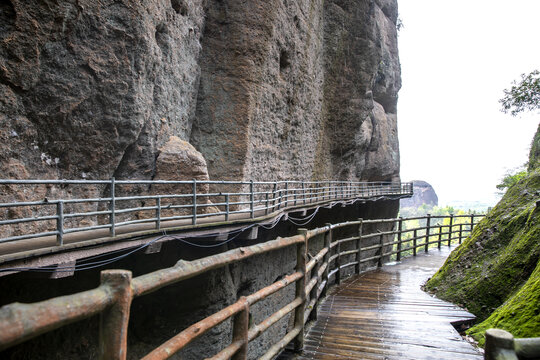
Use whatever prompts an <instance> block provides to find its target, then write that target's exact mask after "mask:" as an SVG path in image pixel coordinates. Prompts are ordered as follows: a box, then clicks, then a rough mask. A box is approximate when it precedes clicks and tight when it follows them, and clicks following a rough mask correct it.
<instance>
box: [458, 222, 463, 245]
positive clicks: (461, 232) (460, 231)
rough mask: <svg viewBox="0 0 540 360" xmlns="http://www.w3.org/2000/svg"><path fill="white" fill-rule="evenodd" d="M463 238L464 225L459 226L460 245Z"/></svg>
mask: <svg viewBox="0 0 540 360" xmlns="http://www.w3.org/2000/svg"><path fill="white" fill-rule="evenodd" d="M462 237H463V224H459V243H460V244H461V238H462Z"/></svg>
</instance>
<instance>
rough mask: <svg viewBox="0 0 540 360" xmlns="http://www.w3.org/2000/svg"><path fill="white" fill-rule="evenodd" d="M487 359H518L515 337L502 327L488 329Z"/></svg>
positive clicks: (485, 354)
mask: <svg viewBox="0 0 540 360" xmlns="http://www.w3.org/2000/svg"><path fill="white" fill-rule="evenodd" d="M485 336H486V345H485V353H484V359H485V360H497V359H507V360H514V359H515V360H517V359H518V357H517V356H516V353H515V350H514V337H513V336H512V334H510V333H509V332H508V331H505V330H501V329H488V330H486V335H485Z"/></svg>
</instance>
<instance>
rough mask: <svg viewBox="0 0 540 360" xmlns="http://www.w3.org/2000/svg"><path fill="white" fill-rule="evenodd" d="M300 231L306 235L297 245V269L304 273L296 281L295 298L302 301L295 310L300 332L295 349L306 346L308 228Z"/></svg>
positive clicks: (295, 324) (296, 326)
mask: <svg viewBox="0 0 540 360" xmlns="http://www.w3.org/2000/svg"><path fill="white" fill-rule="evenodd" d="M298 233H299V234H300V235H303V236H304V241H302V242H301V243H298V244H297V245H296V271H297V272H300V273H302V274H303V276H302V278H301V279H298V281H296V291H295V298H297V299H301V300H302V303H301V305H300V306H298V307H297V308H296V309H295V311H294V327H295V328H297V329H299V330H300V332H299V333H298V335H297V336H296V338H295V339H294V350H295V351H302V349H303V348H304V311H305V307H306V276H307V274H306V257H307V229H298Z"/></svg>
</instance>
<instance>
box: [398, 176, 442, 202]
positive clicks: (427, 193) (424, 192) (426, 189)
mask: <svg viewBox="0 0 540 360" xmlns="http://www.w3.org/2000/svg"><path fill="white" fill-rule="evenodd" d="M412 183H413V191H414V194H413V196H412V197H410V198H407V199H401V200H400V206H401V207H402V208H405V207H410V208H418V207H420V206H422V205H424V204H426V205H429V206H438V205H439V198H438V197H437V193H436V192H435V189H434V188H433V186H431V185H430V184H429V183H428V182H426V181H423V180H413V181H412Z"/></svg>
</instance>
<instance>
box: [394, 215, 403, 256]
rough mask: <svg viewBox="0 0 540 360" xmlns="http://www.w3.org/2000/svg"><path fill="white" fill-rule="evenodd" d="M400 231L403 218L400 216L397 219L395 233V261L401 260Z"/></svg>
mask: <svg viewBox="0 0 540 360" xmlns="http://www.w3.org/2000/svg"><path fill="white" fill-rule="evenodd" d="M402 231H403V218H402V217H400V218H399V220H398V233H397V241H398V243H397V254H396V255H397V256H396V260H397V261H401V244H402V241H401V234H402Z"/></svg>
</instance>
